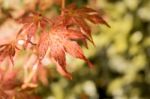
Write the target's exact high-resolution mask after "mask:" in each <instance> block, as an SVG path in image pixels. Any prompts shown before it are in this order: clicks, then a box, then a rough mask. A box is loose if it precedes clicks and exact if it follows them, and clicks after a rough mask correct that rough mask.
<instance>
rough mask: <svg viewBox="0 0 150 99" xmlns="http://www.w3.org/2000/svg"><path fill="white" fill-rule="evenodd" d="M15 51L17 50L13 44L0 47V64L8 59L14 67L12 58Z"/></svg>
mask: <svg viewBox="0 0 150 99" xmlns="http://www.w3.org/2000/svg"><path fill="white" fill-rule="evenodd" d="M16 49H18V48H17V47H16V45H15V44H14V43H10V44H2V45H0V62H2V61H3V60H4V59H5V58H7V57H8V58H9V59H10V60H11V62H12V64H13V65H14V61H13V57H14V56H15V53H16Z"/></svg>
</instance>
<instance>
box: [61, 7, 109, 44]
mask: <svg viewBox="0 0 150 99" xmlns="http://www.w3.org/2000/svg"><path fill="white" fill-rule="evenodd" d="M62 16H63V17H65V18H66V19H65V22H66V24H67V25H68V24H69V25H75V26H77V27H79V29H80V31H81V32H82V33H83V34H86V35H87V37H89V38H91V41H92V37H91V29H90V27H89V25H88V24H87V22H86V20H88V21H90V22H92V23H94V24H105V25H106V26H108V27H110V26H109V25H108V24H107V22H106V21H105V20H104V19H103V18H102V17H101V15H100V14H99V13H98V12H97V11H96V10H94V9H91V8H87V7H82V8H77V6H76V5H75V4H72V5H69V6H68V7H66V8H65V9H63V13H62ZM92 43H93V41H92Z"/></svg>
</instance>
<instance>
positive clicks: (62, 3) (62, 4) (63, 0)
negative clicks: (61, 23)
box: [61, 0, 66, 15]
mask: <svg viewBox="0 0 150 99" xmlns="http://www.w3.org/2000/svg"><path fill="white" fill-rule="evenodd" d="M65 1H66V0H62V2H61V15H63V9H64V8H65Z"/></svg>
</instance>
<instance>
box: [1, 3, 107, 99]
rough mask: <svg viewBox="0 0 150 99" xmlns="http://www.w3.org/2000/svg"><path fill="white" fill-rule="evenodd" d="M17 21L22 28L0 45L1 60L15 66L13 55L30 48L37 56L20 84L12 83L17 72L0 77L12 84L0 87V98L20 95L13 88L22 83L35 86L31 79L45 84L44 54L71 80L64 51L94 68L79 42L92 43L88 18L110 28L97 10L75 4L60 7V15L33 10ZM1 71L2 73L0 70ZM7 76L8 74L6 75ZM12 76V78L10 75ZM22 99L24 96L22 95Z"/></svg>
mask: <svg viewBox="0 0 150 99" xmlns="http://www.w3.org/2000/svg"><path fill="white" fill-rule="evenodd" d="M17 21H18V23H19V24H21V25H22V27H21V28H20V30H19V32H18V33H17V36H16V39H15V40H14V41H12V42H10V43H6V44H2V45H0V62H3V61H4V59H6V58H7V59H8V61H9V63H10V64H11V65H13V66H14V65H15V64H14V59H13V58H14V56H17V55H16V54H17V53H18V52H19V51H20V50H31V51H32V54H34V55H36V59H35V60H34V62H33V64H32V65H33V66H32V69H31V70H32V72H31V73H30V74H29V76H28V77H27V78H25V79H24V81H23V82H22V83H20V85H14V84H16V82H15V83H14V82H13V81H15V79H13V78H16V75H14V74H16V72H15V73H13V74H9V73H8V75H6V77H5V76H4V78H0V79H4V80H3V81H4V83H3V82H2V84H1V85H2V86H4V84H7V82H8V80H9V81H10V82H11V81H12V83H13V84H10V87H11V88H8V89H6V91H5V90H4V89H5V88H3V87H2V86H0V88H1V89H0V95H1V94H3V95H2V97H5V98H8V97H11V98H13V97H15V98H17V97H20V96H18V95H19V94H16V89H17V88H18V86H21V84H23V85H22V88H23V89H24V88H27V87H34V86H36V85H34V84H32V83H30V81H32V82H36V81H37V80H40V81H42V83H44V84H46V83H47V80H46V75H47V72H46V70H44V68H43V63H42V61H43V59H44V58H45V57H48V58H49V59H50V60H51V61H52V62H53V63H54V64H55V65H56V68H57V71H58V72H59V73H60V74H61V75H63V76H65V77H66V78H68V79H72V76H71V74H70V73H69V72H68V71H67V69H66V66H67V63H66V54H69V55H71V56H73V57H74V58H79V59H81V60H84V61H85V62H86V63H87V64H88V66H89V67H93V64H92V63H91V62H90V61H89V60H88V59H87V58H86V56H85V55H84V53H83V51H82V48H81V46H80V44H79V43H82V44H83V45H84V46H85V47H86V48H88V44H87V41H89V42H91V43H92V44H93V45H94V42H93V39H92V36H91V28H90V26H89V25H88V23H87V21H90V22H91V23H93V24H105V25H106V26H108V27H109V25H108V24H107V23H106V22H105V20H104V19H103V18H102V17H101V15H100V14H99V13H98V12H97V11H96V10H94V9H91V8H87V7H82V8H78V7H77V6H76V5H75V4H71V5H69V6H67V7H66V8H62V9H61V14H60V15H59V16H57V17H55V18H47V17H45V16H43V15H41V14H40V13H37V12H34V11H32V12H31V13H29V14H28V15H25V16H23V17H22V18H19V19H18V20H17ZM32 54H31V56H32ZM26 67H28V66H26ZM0 73H2V74H3V72H1V71H0ZM9 75H11V77H7V76H9ZM13 75H14V77H12V76H13ZM0 76H2V75H0ZM2 77H3V76H2ZM5 79H6V80H5ZM11 85H12V86H11ZM17 92H18V93H20V95H21V96H22V95H23V96H22V97H24V96H28V95H27V93H26V92H24V91H17ZM22 93H23V94H22ZM25 99H27V98H26V97H25ZM29 99H30V98H29ZM32 99H34V98H32ZM36 99H37V98H36Z"/></svg>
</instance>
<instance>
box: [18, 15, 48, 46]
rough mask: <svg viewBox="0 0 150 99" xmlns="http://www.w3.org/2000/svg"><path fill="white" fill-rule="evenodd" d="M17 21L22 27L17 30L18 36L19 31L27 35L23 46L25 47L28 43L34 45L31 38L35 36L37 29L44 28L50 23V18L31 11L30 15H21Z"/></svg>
mask: <svg viewBox="0 0 150 99" xmlns="http://www.w3.org/2000/svg"><path fill="white" fill-rule="evenodd" d="M18 22H19V23H22V24H23V27H22V28H21V29H20V31H19V32H18V36H19V35H20V34H21V33H25V34H26V36H27V40H26V43H25V47H27V45H28V43H31V44H32V45H34V43H32V41H31V39H32V37H34V36H35V34H36V32H37V31H38V30H39V29H42V30H46V27H47V26H48V25H50V24H51V21H50V19H48V18H46V17H43V16H42V15H40V14H38V13H32V15H31V16H26V17H23V18H22V19H20V20H19V21H18Z"/></svg>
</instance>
